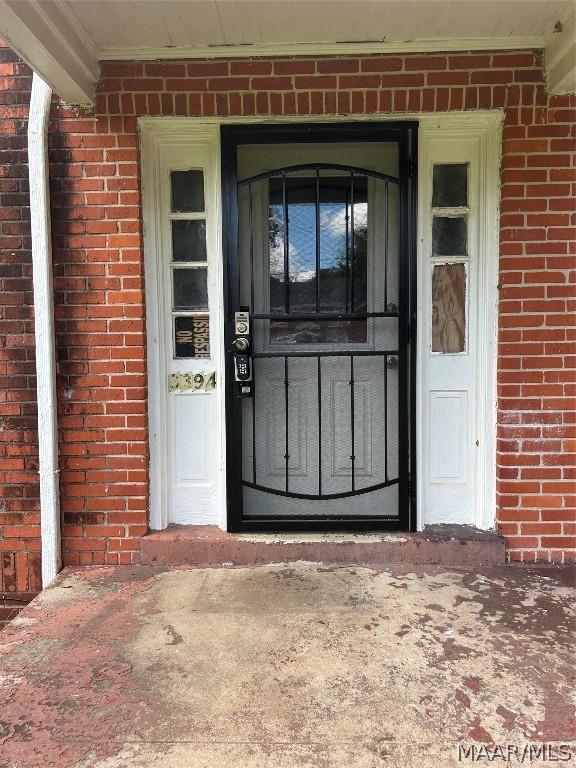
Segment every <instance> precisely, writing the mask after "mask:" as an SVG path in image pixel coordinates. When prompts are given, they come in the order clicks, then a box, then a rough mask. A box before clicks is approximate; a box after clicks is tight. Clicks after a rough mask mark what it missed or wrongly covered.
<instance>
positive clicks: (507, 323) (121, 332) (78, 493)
mask: <svg viewBox="0 0 576 768" xmlns="http://www.w3.org/2000/svg"><path fill="white" fill-rule="evenodd" d="M491 108H498V109H504V110H505V115H506V120H505V128H504V147H503V165H502V226H501V306H500V346H499V365H498V369H499V370H498V386H499V412H498V424H499V426H498V430H499V438H498V456H497V464H498V466H497V472H498V502H497V503H498V513H497V514H498V522H499V526H500V528H501V530H502V532H503V533H504V534H505V536H506V538H507V544H508V551H509V555H510V557H511V558H512V559H515V560H524V561H533V560H556V561H562V560H563V559H568V558H574V554H575V552H576V547H575V544H576V537H575V531H574V515H575V510H574V501H573V496H571V494H573V492H574V485H573V478H571V476H570V472H571V465H573V463H574V462H573V461H571V459H572V458H573V449H574V440H575V434H574V425H573V424H571V423H570V422H571V419H572V417H573V410H571V405H572V403H571V401H570V398H571V397H573V395H574V388H573V384H574V375H573V369H574V337H573V332H574V331H573V323H574V320H573V318H574V314H573V310H574V307H573V297H574V287H573V284H572V285H571V284H570V282H569V281H570V277H572V279H573V276H574V256H573V249H574V230H573V229H572V230H571V229H570V226H571V225H573V224H574V221H573V218H574V184H575V181H576V176H575V170H574V149H575V147H574V127H575V122H576V121H575V117H576V102H575V100H574V97H569V96H563V97H550V98H549V97H548V95H547V93H546V88H545V84H544V77H543V69H542V60H541V54H540V53H539V52H532V51H525V52H493V53H490V52H487V53H483V52H479V53H477V52H474V53H454V54H452V53H451V54H447V55H438V54H434V55H421V54H419V55H405V56H400V55H389V56H372V57H368V56H366V57H330V58H322V59H315V58H298V59H294V58H292V59H290V58H286V59H275V60H262V59H257V60H245V59H242V60H230V61H220V60H219V61H214V60H207V61H188V62H167V63H162V62H160V63H158V62H154V63H106V64H104V65H103V67H102V77H101V81H100V84H99V87H98V93H97V102H96V108H95V110H94V111H92V112H83V113H81V114H77V113H76V112H75V111H74V110H72V109H70V108H66V107H64V106H63V105H61V104H55V105H54V109H53V119H52V125H51V162H52V167H51V176H52V194H53V198H52V207H53V233H54V234H53V238H54V270H55V291H56V313H57V334H58V338H57V349H58V366H59V381H58V392H59V399H60V434H61V444H60V451H61V469H62V473H61V491H62V511H63V516H64V527H63V536H64V540H63V547H64V552H63V554H64V562H65V563H68V564H70V563H74V564H76V563H80V564H82V563H86V564H91V563H134V562H138V559H139V554H140V538H141V537H142V535H143V534H144V533H145V532H146V524H147V505H148V495H147V434H146V371H145V364H146V360H145V328H144V285H143V255H142V222H141V209H140V192H139V157H138V134H137V118H138V116H140V115H152V116H157V115H180V116H204V117H211V116H215V115H217V116H227V115H232V116H234V115H237V116H245V115H250V116H251V115H260V116H263V117H266V116H270V117H272V116H280V115H313V116H318V115H327V116H328V115H335V114H339V115H350V116H351V117H352V118H353V116H354V115H355V114H378V113H381V114H384V115H389V114H391V113H394V114H397V115H398V116H399V117H402V115H404V114H405V113H407V112H419V111H423V112H433V111H447V110H454V111H461V110H474V109H491ZM571 302H572V306H570V303H571ZM571 452H572V456H571V455H570V454H571Z"/></svg>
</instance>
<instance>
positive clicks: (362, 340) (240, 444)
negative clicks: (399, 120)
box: [229, 140, 410, 528]
mask: <svg viewBox="0 0 576 768" xmlns="http://www.w3.org/2000/svg"><path fill="white" fill-rule="evenodd" d="M404 149H405V145H404V143H403V142H402V141H400V140H397V141H388V142H374V141H370V142H353V141H352V142H346V143H343V142H331V143H315V142H306V143H276V144H273V145H262V144H248V145H242V146H238V147H237V154H236V155H235V160H236V163H237V166H236V168H235V169H234V170H236V171H237V178H238V187H237V190H236V197H235V201H234V202H233V203H231V205H234V207H235V213H236V216H237V232H238V237H237V240H236V247H237V251H236V253H237V256H236V259H237V262H236V265H237V269H236V268H232V269H230V264H229V279H230V280H231V285H230V289H231V295H232V296H234V294H235V292H236V291H237V294H236V296H235V301H233V302H232V304H233V306H232V307H231V309H234V311H237V310H238V309H240V308H243V309H247V311H248V312H249V313H250V325H251V337H250V343H251V347H250V353H251V358H252V373H253V381H252V383H251V384H250V385H249V387H244V388H243V390H244V391H245V392H247V391H248V390H251V391H250V396H248V397H238V394H239V392H240V389H239V387H238V384H236V383H235V382H233V380H232V378H233V377H232V376H230V378H229V386H230V389H231V392H230V395H229V403H230V405H231V409H230V410H231V411H232V414H229V419H230V420H229V425H231V426H232V428H233V429H234V428H235V429H237V432H236V434H235V440H234V444H235V445H236V447H237V454H236V457H237V458H241V461H240V462H239V463H240V464H241V467H240V468H239V469H240V471H239V472H237V473H236V477H237V480H236V484H235V485H233V483H234V478H233V476H234V473H232V485H231V486H230V487H234V488H235V489H236V490H237V491H238V492H239V494H241V498H240V499H236V500H235V503H234V506H235V508H236V514H235V515H233V516H232V518H233V519H232V521H231V522H232V525H231V527H233V528H234V527H237V528H250V527H259V528H265V527H266V526H268V527H270V526H272V527H283V526H284V524H286V525H287V526H290V527H301V528H306V527H307V526H310V525H313V523H314V522H315V521H316V523H321V521H324V522H325V526H326V527H328V528H330V527H334V526H335V525H345V526H346V527H356V526H357V524H360V525H370V526H371V527H386V526H388V527H405V528H408V527H409V521H408V519H407V518H408V515H407V512H408V495H407V490H408V483H407V478H408V473H409V460H410V457H409V434H408V433H409V428H410V427H409V418H408V416H409V414H408V407H407V404H408V399H409V398H408V386H407V385H408V383H409V376H408V362H409V351H408V347H407V344H406V341H407V333H406V330H405V328H406V325H407V323H408V322H409V312H410V306H409V301H408V298H409V289H408V281H409V271H408V269H407V268H406V265H407V262H408V259H409V253H408V251H407V249H406V248H404V251H403V252H402V248H401V242H402V239H403V235H402V228H403V227H405V225H406V219H405V216H403V215H402V211H401V199H402V196H403V194H405V190H403V187H402V184H403V183H405V180H404V182H403V181H402V179H401V174H400V167H401V164H402V162H401V160H402V153H403V151H404ZM229 189H231V186H230V187H229ZM404 242H406V238H405V237H404ZM233 255H234V254H232V256H233ZM229 256H230V254H229ZM403 260H405V261H406V264H405V265H404V268H403V267H402V261H403ZM403 281H404V282H403ZM229 320H233V316H232V313H231V314H230V316H229ZM230 339H231V340H233V334H230ZM401 340H402V343H401ZM232 369H233V353H231V354H230V370H231V371H232ZM401 382H402V383H401ZM234 413H235V414H237V415H236V417H235V418H234V416H233V414H234ZM229 434H230V433H229ZM316 527H317V525H316Z"/></svg>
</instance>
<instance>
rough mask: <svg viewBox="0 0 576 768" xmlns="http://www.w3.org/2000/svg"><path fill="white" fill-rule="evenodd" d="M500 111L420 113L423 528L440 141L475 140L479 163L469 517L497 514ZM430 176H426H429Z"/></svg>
mask: <svg viewBox="0 0 576 768" xmlns="http://www.w3.org/2000/svg"><path fill="white" fill-rule="evenodd" d="M502 124H503V114H502V112H500V111H491V112H483V113H479V112H470V113H462V114H451V113H447V114H442V115H436V114H435V115H425V116H423V117H420V118H419V125H420V128H419V141H418V153H419V157H420V158H421V159H422V162H421V163H419V177H418V257H417V262H418V266H417V271H418V275H417V283H418V289H417V351H416V357H417V364H416V381H417V384H416V434H417V436H418V437H419V438H420V440H419V442H418V443H417V446H416V457H417V477H416V487H417V489H418V493H417V505H416V507H417V526H418V530H421V529H422V528H423V527H424V525H426V510H425V505H426V498H425V477H424V467H425V462H426V461H427V460H428V458H429V457H428V456H426V455H425V454H424V451H425V450H426V446H425V445H424V444H423V443H424V440H423V439H422V437H423V435H424V432H425V423H424V418H425V414H426V413H427V407H428V405H427V403H425V399H426V397H427V394H428V393H427V391H426V387H425V381H424V359H425V355H427V354H428V352H429V349H428V339H427V338H425V333H424V329H423V321H424V311H426V310H425V307H426V306H427V304H426V302H425V301H424V296H423V286H426V284H427V281H426V280H425V279H424V270H426V269H428V268H429V262H430V255H429V254H428V253H425V252H424V244H425V243H426V242H428V241H429V238H428V237H427V236H426V234H427V229H428V230H430V229H431V211H430V210H429V208H428V200H427V199H426V194H427V180H426V178H425V173H426V168H427V167H428V164H427V161H426V156H427V144H428V142H429V141H435V142H437V141H438V139H442V140H444V139H445V140H446V142H450V141H451V140H453V141H454V140H457V139H462V138H467V139H472V140H475V142H476V144H477V160H476V167H475V169H474V172H475V173H476V174H477V175H478V199H479V205H478V210H477V212H476V213H477V222H476V224H477V254H476V256H477V258H478V269H477V275H478V278H477V279H478V285H477V302H476V303H477V307H476V317H475V319H476V335H477V338H476V350H477V351H476V360H475V368H476V372H477V379H476V393H475V407H474V416H475V418H474V421H475V423H474V425H473V427H474V431H475V434H474V436H473V437H474V440H473V442H474V443H475V446H476V451H475V460H474V464H475V466H474V491H473V494H474V496H473V519H471V520H470V521H469V522H470V523H471V524H474V525H475V526H476V527H478V528H482V529H488V528H493V527H494V526H495V517H496V370H497V368H496V366H497V343H496V342H497V319H498V264H499V202H500V159H501V147H502V141H501V133H502ZM428 181H429V180H428Z"/></svg>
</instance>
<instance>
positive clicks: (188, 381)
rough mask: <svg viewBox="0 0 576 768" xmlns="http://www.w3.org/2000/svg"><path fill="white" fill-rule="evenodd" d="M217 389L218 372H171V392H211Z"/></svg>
mask: <svg viewBox="0 0 576 768" xmlns="http://www.w3.org/2000/svg"><path fill="white" fill-rule="evenodd" d="M213 389H216V372H215V371H209V372H207V373H205V372H204V371H202V372H200V373H171V374H170V375H169V376H168V391H169V392H211V391H212V390H213Z"/></svg>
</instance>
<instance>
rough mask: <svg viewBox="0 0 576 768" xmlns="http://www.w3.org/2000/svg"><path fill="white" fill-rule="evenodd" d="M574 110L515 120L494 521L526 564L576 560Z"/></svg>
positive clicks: (507, 169)
mask: <svg viewBox="0 0 576 768" xmlns="http://www.w3.org/2000/svg"><path fill="white" fill-rule="evenodd" d="M575 107H576V100H575V98H574V97H571V98H569V97H561V98H560V97H558V98H552V99H550V101H549V102H548V103H547V104H543V105H542V106H537V107H536V108H535V109H534V110H533V111H532V110H529V111H527V112H526V114H524V110H522V109H521V110H520V111H519V113H518V117H519V118H520V119H518V120H517V119H515V114H513V115H511V114H510V110H508V111H507V121H506V129H505V141H504V159H503V168H502V215H501V230H500V243H501V244H500V278H501V286H502V288H501V292H500V345H499V360H498V368H499V371H498V391H499V427H498V491H499V493H498V520H499V526H500V530H501V531H502V532H503V533H504V534H505V536H506V537H507V541H508V549H509V552H510V555H511V557H512V558H513V559H515V560H523V561H524V562H532V561H534V560H553V561H557V562H558V561H560V562H561V561H563V560H566V561H568V560H574V559H575V554H576V549H575V547H576V522H575V521H576V485H575V482H574V481H575V467H576V453H575V449H576V426H575V424H576V411H575V406H576V400H575V395H576V387H575V378H576V377H575V368H576V343H575V341H576V288H575V285H574V283H575V282H576V281H575V276H576V257H575V255H574V254H575V252H576V228H575V227H574V225H575V224H576V213H575V211H576V204H575V200H576V183H575V182H576V168H575V162H574V161H575V157H576V155H575V150H576V138H575V137H576V130H575V128H576V109H575ZM516 112H517V110H516Z"/></svg>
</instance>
